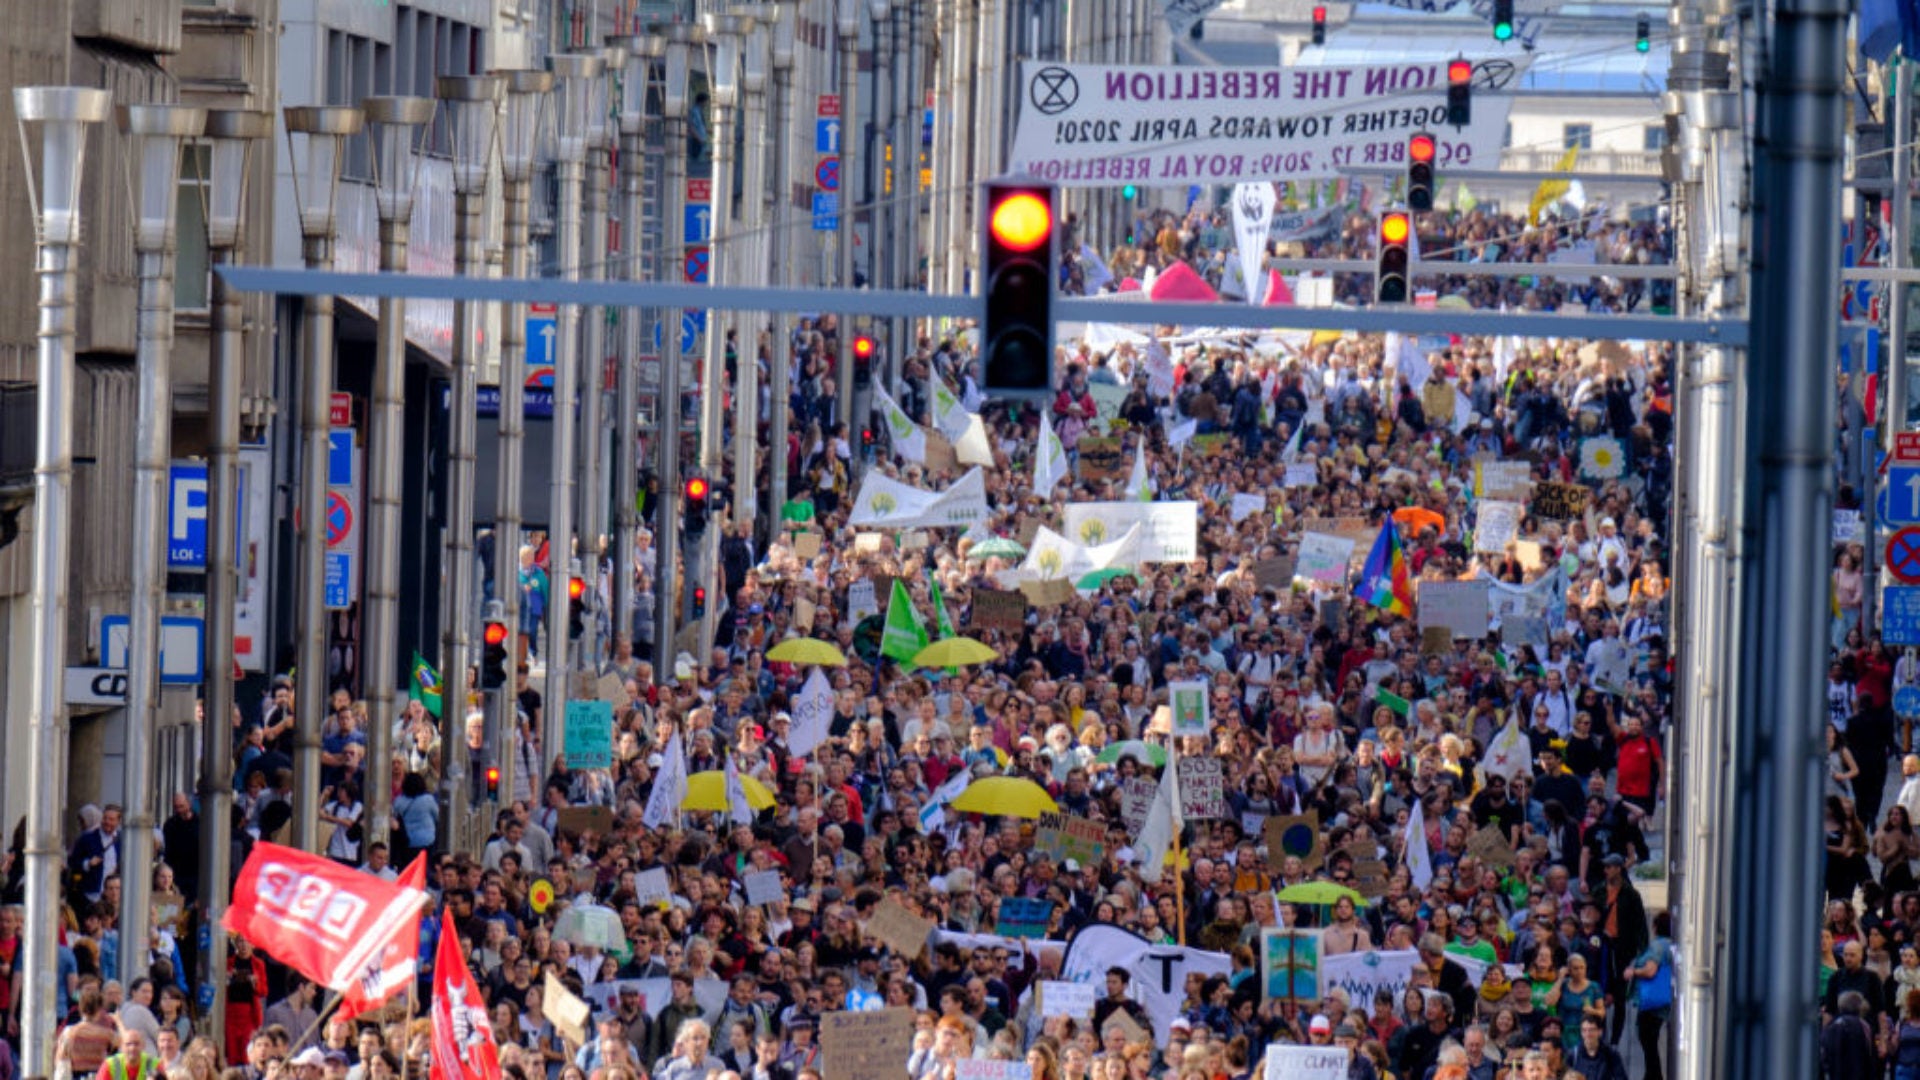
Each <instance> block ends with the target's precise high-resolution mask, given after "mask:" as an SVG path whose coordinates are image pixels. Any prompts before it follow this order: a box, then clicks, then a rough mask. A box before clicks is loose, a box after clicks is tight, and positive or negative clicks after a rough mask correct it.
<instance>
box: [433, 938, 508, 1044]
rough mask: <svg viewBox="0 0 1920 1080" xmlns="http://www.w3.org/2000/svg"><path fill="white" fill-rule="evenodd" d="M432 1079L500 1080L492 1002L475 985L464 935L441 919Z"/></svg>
mask: <svg viewBox="0 0 1920 1080" xmlns="http://www.w3.org/2000/svg"><path fill="white" fill-rule="evenodd" d="M429 1080H500V1048H499V1047H498V1046H495V1045H494V1042H493V1024H492V1023H491V1022H490V1021H489V1020H488V1019H487V1006H486V1002H485V1001H483V1000H482V999H481V997H480V988H479V987H478V986H475V985H474V982H473V972H472V971H470V970H468V968H467V957H466V954H464V953H462V952H461V951H460V931H459V930H458V929H457V928H455V927H454V925H453V916H452V914H451V913H448V914H446V915H443V916H441V923H440V944H439V945H438V947H437V948H436V949H435V950H434V954H433V1065H432V1070H431V1075H430V1077H429Z"/></svg>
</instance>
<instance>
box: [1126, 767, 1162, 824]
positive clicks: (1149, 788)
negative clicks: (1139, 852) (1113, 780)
mask: <svg viewBox="0 0 1920 1080" xmlns="http://www.w3.org/2000/svg"><path fill="white" fill-rule="evenodd" d="M1159 790H1160V785H1159V784H1158V783H1156V782H1155V781H1153V780H1150V779H1148V778H1146V777H1143V776H1136V777H1133V778H1132V779H1129V780H1124V781H1122V782H1121V784H1120V819H1121V820H1122V821H1124V822H1126V823H1127V831H1128V832H1130V833H1137V832H1139V831H1140V830H1141V829H1143V828H1145V827H1146V825H1147V811H1148V810H1151V809H1152V808H1153V797H1154V795H1155V794H1156V793H1158V791H1159Z"/></svg>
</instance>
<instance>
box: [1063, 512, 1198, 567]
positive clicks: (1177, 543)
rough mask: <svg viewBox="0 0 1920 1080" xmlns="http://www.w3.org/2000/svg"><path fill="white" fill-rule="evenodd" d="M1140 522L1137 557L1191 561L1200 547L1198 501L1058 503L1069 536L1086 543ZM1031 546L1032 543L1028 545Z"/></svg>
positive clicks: (1110, 536) (1118, 533)
mask: <svg viewBox="0 0 1920 1080" xmlns="http://www.w3.org/2000/svg"><path fill="white" fill-rule="evenodd" d="M1135 525H1139V526H1140V540H1139V544H1140V550H1139V561H1141V562H1143V563H1166V562H1191V561H1192V560H1193V559H1194V557H1195V555H1196V554H1197V553H1198V552H1199V550H1200V539H1199V536H1200V504H1199V503H1197V502H1193V501H1189V500H1175V501H1172V502H1139V501H1137V500H1131V499H1128V500H1120V501H1115V502H1085V503H1068V504H1067V505H1065V506H1063V507H1061V518H1060V528H1061V530H1062V531H1063V532H1064V533H1065V534H1066V535H1067V536H1068V537H1069V538H1071V539H1073V540H1075V541H1077V542H1079V543H1082V544H1087V545H1095V544H1103V543H1106V542H1107V541H1109V540H1112V539H1113V538H1114V537H1116V536H1125V535H1126V534H1127V530H1129V529H1131V528H1133V527H1134V526H1135ZM1028 546H1029V548H1031V546H1032V545H1028Z"/></svg>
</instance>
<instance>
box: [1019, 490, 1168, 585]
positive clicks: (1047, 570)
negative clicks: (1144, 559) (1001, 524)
mask: <svg viewBox="0 0 1920 1080" xmlns="http://www.w3.org/2000/svg"><path fill="white" fill-rule="evenodd" d="M1135 505H1139V506H1145V505H1148V504H1146V503H1137V504H1135ZM1144 531H1145V530H1144V529H1143V528H1142V527H1141V526H1139V525H1134V526H1132V527H1131V528H1129V529H1127V530H1125V531H1124V532H1121V533H1111V532H1108V531H1107V530H1106V527H1105V523H1104V522H1098V521H1095V522H1085V523H1082V526H1081V527H1080V528H1079V529H1078V530H1076V531H1075V532H1074V535H1073V536H1072V537H1068V536H1063V535H1061V534H1060V533H1057V532H1054V531H1053V530H1052V529H1049V528H1045V527H1042V528H1041V529H1040V531H1039V532H1038V533H1036V534H1034V538H1033V543H1032V544H1030V545H1028V546H1027V557H1026V559H1025V560H1023V561H1022V562H1021V563H1020V567H1019V569H1020V570H1021V571H1022V572H1023V576H1024V577H1026V578H1028V579H1031V580H1037V581H1044V580H1047V579H1049V578H1065V579H1066V580H1068V581H1070V582H1073V581H1079V580H1080V579H1081V578H1083V577H1085V576H1087V575H1088V574H1091V573H1093V572H1094V571H1095V570H1106V569H1109V568H1112V567H1119V568H1123V569H1129V570H1130V569H1133V568H1134V567H1137V566H1139V565H1140V536H1141V534H1142V533H1143V532H1144ZM1116 537H1117V539H1116Z"/></svg>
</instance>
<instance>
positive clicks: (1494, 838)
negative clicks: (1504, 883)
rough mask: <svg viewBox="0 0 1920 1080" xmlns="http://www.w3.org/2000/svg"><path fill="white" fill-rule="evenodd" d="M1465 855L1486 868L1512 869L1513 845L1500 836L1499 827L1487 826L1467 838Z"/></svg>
mask: <svg viewBox="0 0 1920 1080" xmlns="http://www.w3.org/2000/svg"><path fill="white" fill-rule="evenodd" d="M1467 854H1469V855H1471V856H1473V857H1474V858H1476V859H1479V860H1480V861H1481V862H1483V863H1485V864H1487V865H1488V866H1497V867H1499V868H1500V869H1502V870H1510V869H1512V868H1513V845H1512V844H1511V843H1508V842H1507V838H1506V837H1505V836H1504V835H1502V834H1501V832H1500V827H1499V826H1497V825H1489V826H1487V827H1486V828H1484V829H1481V830H1480V831H1478V832H1476V833H1474V834H1473V835H1471V836H1469V837H1467Z"/></svg>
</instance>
